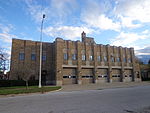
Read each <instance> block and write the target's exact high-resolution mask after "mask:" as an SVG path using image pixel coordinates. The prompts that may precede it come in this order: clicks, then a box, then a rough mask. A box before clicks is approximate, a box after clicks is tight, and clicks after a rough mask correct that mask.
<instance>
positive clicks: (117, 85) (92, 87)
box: [60, 81, 150, 92]
mask: <svg viewBox="0 0 150 113" xmlns="http://www.w3.org/2000/svg"><path fill="white" fill-rule="evenodd" d="M145 85H150V81H148V82H128V83H124V82H116V83H99V84H86V85H78V84H73V85H63V86H62V89H61V90H60V91H61V92H62V91H63V92H65V91H68V92H69V91H80V90H97V89H108V88H126V87H135V86H145Z"/></svg>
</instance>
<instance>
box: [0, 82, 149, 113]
mask: <svg viewBox="0 0 150 113" xmlns="http://www.w3.org/2000/svg"><path fill="white" fill-rule="evenodd" d="M144 110H147V112H144ZM0 113H150V85H146V86H136V87H129V88H113V89H103V90H84V91H71V92H50V93H46V94H32V95H26V96H15V97H8V98H0Z"/></svg>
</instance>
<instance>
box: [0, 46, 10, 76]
mask: <svg viewBox="0 0 150 113" xmlns="http://www.w3.org/2000/svg"><path fill="white" fill-rule="evenodd" d="M8 67H9V54H8V53H7V52H6V50H5V49H4V48H1V47H0V75H1V76H0V77H1V78H2V79H7V78H5V76H4V75H5V74H4V73H5V71H6V70H8Z"/></svg>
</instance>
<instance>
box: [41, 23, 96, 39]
mask: <svg viewBox="0 0 150 113" xmlns="http://www.w3.org/2000/svg"><path fill="white" fill-rule="evenodd" d="M83 31H85V32H86V33H87V34H91V33H92V32H93V30H92V29H89V28H86V27H72V26H60V27H47V28H45V29H44V30H43V32H44V33H45V34H46V35H48V36H52V37H57V36H60V37H62V38H66V39H71V40H76V39H78V38H79V37H81V33H82V32H83Z"/></svg>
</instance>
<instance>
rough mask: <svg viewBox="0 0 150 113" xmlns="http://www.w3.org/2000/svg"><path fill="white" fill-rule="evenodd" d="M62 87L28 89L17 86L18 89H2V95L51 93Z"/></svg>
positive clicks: (31, 87) (30, 87)
mask: <svg viewBox="0 0 150 113" xmlns="http://www.w3.org/2000/svg"><path fill="white" fill-rule="evenodd" d="M60 88H61V86H45V87H42V88H38V86H29V87H28V89H26V87H25V86H16V87H0V95H9V94H22V93H36V92H42V93H43V92H49V91H54V90H58V89H60Z"/></svg>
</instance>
